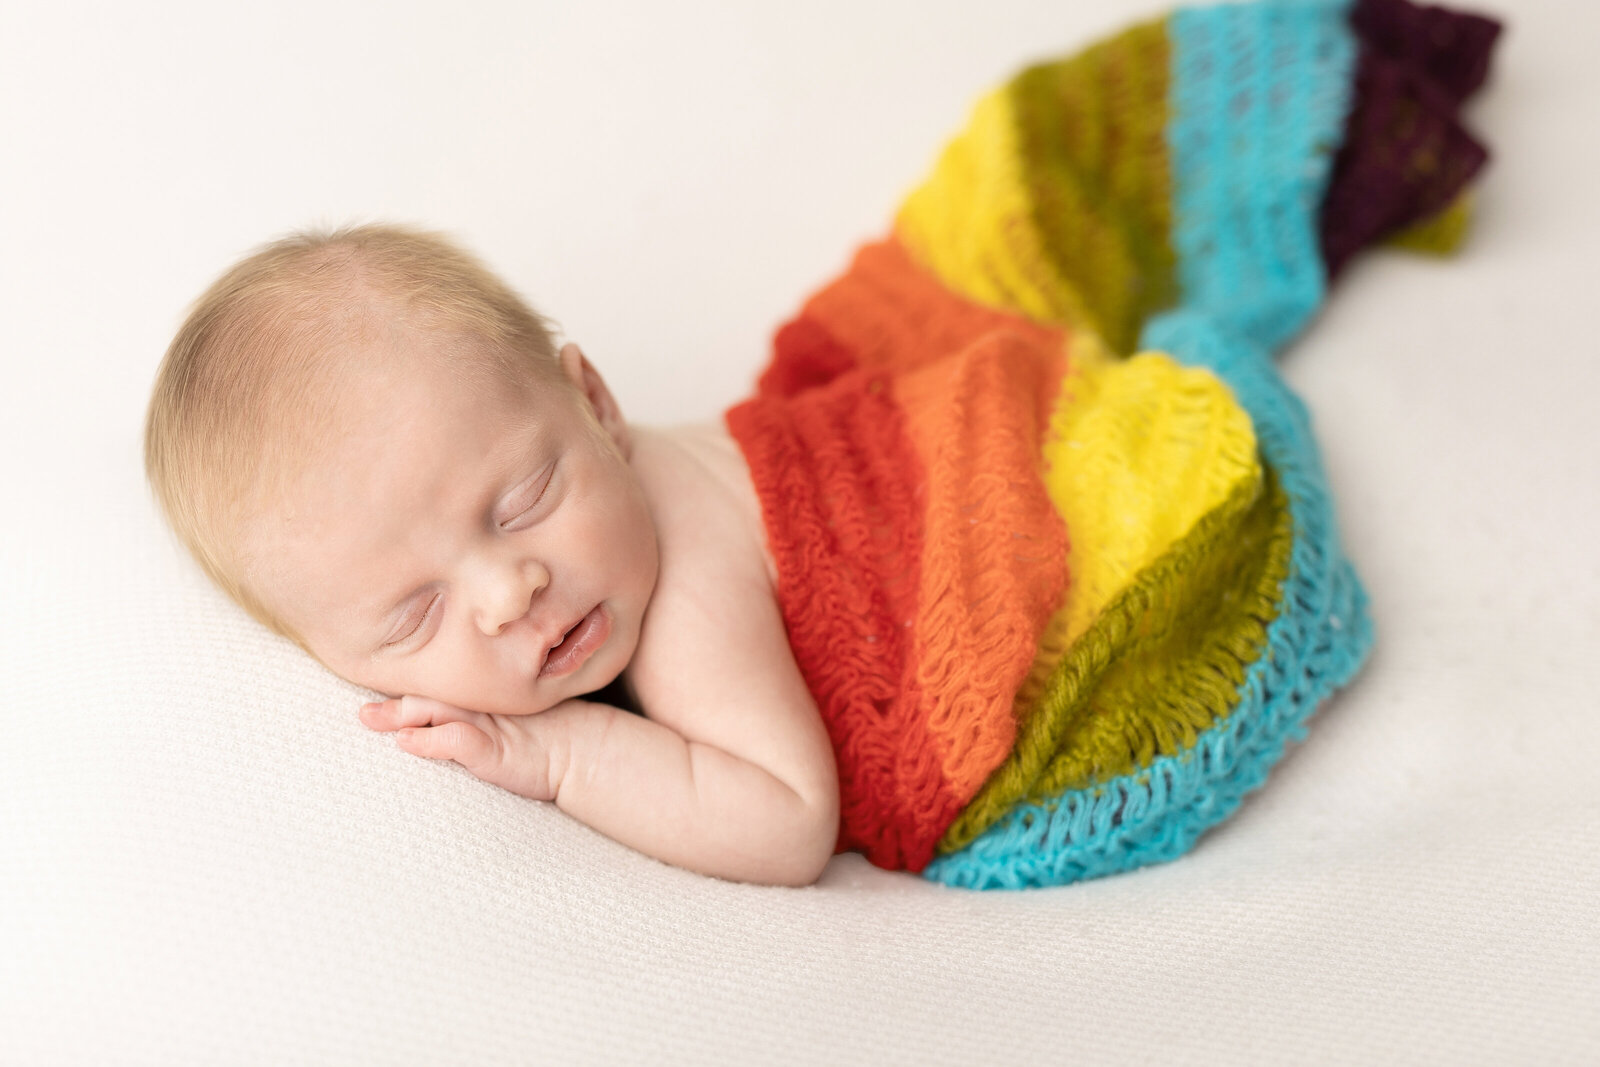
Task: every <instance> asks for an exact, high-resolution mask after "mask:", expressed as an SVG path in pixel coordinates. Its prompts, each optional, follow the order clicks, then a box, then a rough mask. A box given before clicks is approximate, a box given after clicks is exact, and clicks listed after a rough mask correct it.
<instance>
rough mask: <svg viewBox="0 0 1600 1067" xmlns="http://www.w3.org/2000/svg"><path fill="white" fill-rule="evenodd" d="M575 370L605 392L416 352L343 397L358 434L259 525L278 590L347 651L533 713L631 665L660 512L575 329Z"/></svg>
mask: <svg viewBox="0 0 1600 1067" xmlns="http://www.w3.org/2000/svg"><path fill="white" fill-rule="evenodd" d="M562 371H563V374H565V375H566V377H567V378H568V379H569V380H572V381H574V382H576V383H577V384H578V385H579V387H580V388H581V389H584V390H586V393H587V396H586V395H585V394H584V393H580V392H575V391H573V390H570V389H566V388H562V387H561V386H560V385H559V384H557V383H535V384H532V385H529V386H527V387H525V388H516V387H513V386H511V385H506V384H499V385H492V386H491V385H472V384H467V383H463V382H459V381H454V380H452V378H451V376H450V375H449V373H448V372H447V371H446V370H445V369H444V368H442V367H441V366H439V365H438V363H437V362H435V361H433V360H428V359H417V360H403V361H401V362H400V363H397V364H393V365H391V366H390V368H389V369H386V370H384V371H381V372H373V374H372V376H373V377H378V378H379V380H373V381H370V382H369V381H365V380H364V381H363V382H362V384H361V387H360V388H359V389H357V390H353V391H352V393H353V395H351V396H350V398H349V399H348V400H345V401H341V405H342V406H341V415H342V419H341V425H342V426H344V427H346V428H348V430H349V432H348V433H347V434H346V436H345V437H344V438H343V439H341V440H339V441H336V442H330V443H326V444H325V445H324V447H323V449H322V455H321V458H320V459H319V461H318V462H317V463H316V464H315V465H314V466H313V467H312V468H311V469H310V470H308V471H307V472H305V476H303V477H301V478H300V479H299V480H298V482H297V483H296V484H295V485H294V487H293V488H292V489H291V490H290V491H289V492H288V494H287V496H286V499H285V507H284V509H283V510H282V511H281V512H274V513H273V514H271V515H270V516H267V517H264V518H263V519H262V520H261V521H260V522H259V523H258V524H257V525H255V526H254V527H252V535H251V537H250V538H249V541H248V543H249V545H250V546H251V548H253V549H254V551H255V552H256V554H257V556H258V558H259V559H260V561H261V564H262V568H261V573H262V575H263V577H264V588H265V589H266V590H267V591H268V592H267V600H268V602H269V604H270V605H271V606H272V607H273V608H274V609H275V610H277V611H278V612H279V614H280V615H281V616H282V617H283V618H284V620H285V621H286V622H288V623H289V625H290V626H292V627H294V628H295V629H296V630H297V631H298V632H299V633H300V635H301V636H302V638H303V639H304V640H305V642H306V644H307V645H308V646H309V647H310V649H311V651H312V652H313V653H315V654H316V655H317V657H318V658H320V659H321V660H322V662H323V663H325V664H326V665H327V666H328V667H329V668H331V669H332V670H334V671H335V672H336V673H338V674H340V675H342V676H343V677H345V678H347V679H349V680H351V681H353V682H356V683H358V684H360V685H364V686H367V687H369V688H371V689H376V690H378V691H380V692H382V693H385V694H388V695H405V694H417V695H421V696H427V697H432V698H434V699H436V700H441V701H444V702H445V703H447V704H454V705H456V706H458V707H464V708H470V709H473V710H476V711H484V712H493V713H500V714H510V715H516V714H530V713H533V712H539V711H544V710H545V709H547V708H550V707H553V706H554V705H555V704H557V703H559V702H560V701H562V700H565V699H567V698H569V697H574V696H578V695H581V694H583V693H587V692H590V691H592V690H594V689H598V688H599V687H601V686H602V685H604V684H606V683H608V682H610V681H611V680H612V679H614V678H615V677H616V676H617V675H618V674H619V673H620V672H621V671H622V669H623V667H624V666H626V665H627V663H628V661H629V659H630V658H631V657H632V655H633V651H634V648H635V646H636V645H637V643H638V640H639V631H640V626H641V622H642V620H643V617H644V612H645V608H646V606H647V605H648V604H649V601H650V596H651V593H652V591H653V590H654V587H655V581H656V573H657V569H658V558H657V549H656V536H655V527H654V524H653V522H652V519H651V515H650V510H649V508H648V506H647V504H646V501H645V497H644V494H643V492H642V490H641V489H640V486H639V484H638V481H637V479H636V478H635V477H634V473H633V470H632V468H631V467H630V466H629V464H628V461H627V459H626V458H625V456H624V455H623V451H622V449H623V448H625V447H626V443H627V431H626V428H625V426H624V425H623V423H622V421H621V416H620V414H619V413H617V411H616V406H615V403H614V402H613V401H612V399H611V396H610V393H609V392H608V391H607V390H606V387H605V385H604V383H603V382H602V381H601V380H600V378H599V376H598V374H595V373H594V371H593V368H591V367H589V366H588V364H587V362H586V361H584V359H583V356H582V354H581V353H579V352H578V350H577V348H576V347H575V346H571V345H569V346H567V348H565V349H563V350H562ZM595 410H599V411H600V414H601V421H600V422H597V421H596V420H595V419H594V418H593V417H591V415H590V412H592V411H595ZM601 422H604V423H605V425H604V426H602V425H601Z"/></svg>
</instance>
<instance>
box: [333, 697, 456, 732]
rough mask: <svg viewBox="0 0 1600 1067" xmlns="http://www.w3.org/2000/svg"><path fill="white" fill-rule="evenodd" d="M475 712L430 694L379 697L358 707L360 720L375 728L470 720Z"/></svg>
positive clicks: (435, 724)
mask: <svg viewBox="0 0 1600 1067" xmlns="http://www.w3.org/2000/svg"><path fill="white" fill-rule="evenodd" d="M476 715H477V712H473V711H467V710H466V709H464V708H458V707H456V706H455V705H453V704H446V703H444V702H442V701H439V700H433V699H432V698H430V697H419V696H412V695H407V696H403V697H392V698H390V699H388V700H380V701H377V702H375V703H372V704H366V705H363V707H362V708H361V721H362V722H364V723H366V724H367V725H368V726H370V727H372V728H373V729H374V730H383V731H385V732H387V731H390V730H401V729H404V728H405V727H408V726H439V725H442V724H444V723H447V722H471V721H472V720H473V719H474V718H475V717H476Z"/></svg>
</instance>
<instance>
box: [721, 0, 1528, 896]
mask: <svg viewBox="0 0 1600 1067" xmlns="http://www.w3.org/2000/svg"><path fill="white" fill-rule="evenodd" d="M1499 30H1500V26H1499V24H1498V23H1497V22H1495V21H1493V20H1491V19H1488V18H1485V17H1482V16H1478V15H1467V14H1460V13H1456V12H1452V11H1448V10H1446V9H1443V8H1437V7H1426V8H1423V7H1415V6H1413V5H1411V4H1409V3H1406V2H1405V0H1356V2H1355V3H1350V2H1346V0H1259V2H1256V3H1245V4H1234V5H1225V6H1217V7H1206V8H1193V9H1179V10H1177V11H1175V12H1173V13H1172V14H1171V15H1169V16H1167V17H1165V18H1162V19H1158V20H1154V21H1151V22H1147V23H1143V24H1141V25H1138V26H1134V27H1131V28H1130V29H1128V30H1126V31H1124V32H1123V33H1120V34H1118V35H1116V36H1114V37H1111V38H1109V39H1107V40H1105V41H1103V42H1101V43H1099V44H1097V45H1095V46H1093V47H1091V48H1089V49H1086V50H1084V51H1081V52H1079V53H1076V54H1074V55H1071V56H1068V57H1065V58H1062V59H1059V60H1053V61H1050V62H1045V63H1039V64H1035V65H1032V66H1030V67H1028V68H1026V69H1025V70H1023V71H1021V72H1019V73H1018V74H1017V75H1016V76H1015V77H1014V78H1012V79H1011V80H1010V81H1008V82H1007V83H1006V84H1005V85H1003V86H1001V87H1000V88H998V89H997V90H995V91H994V92H991V93H989V94H986V95H985V96H983V97H982V98H980V100H979V101H978V102H977V104H976V106H975V107H974V109H973V111H972V113H971V115H970V117H969V119H968V122H967V124H966V126H965V127H964V128H963V129H962V130H961V131H960V132H959V133H958V135H957V136H956V137H955V138H954V139H953V140H952V141H951V142H950V143H949V144H948V145H947V146H946V147H945V148H944V150H943V152H942V153H941V154H940V155H939V157H938V159H937V162H936V163H935V165H934V167H933V169H932V171H931V172H930V174H929V175H928V176H927V178H926V179H925V180H924V181H923V182H922V183H920V184H919V185H918V186H916V187H915V188H914V189H913V190H912V192H911V193H910V194H909V195H908V196H907V197H906V199H905V201H904V202H903V204H902V205H901V207H900V209H899V210H898V212H897V213H896V216H895V219H894V223H893V226H892V227H891V229H890V230H889V232H888V233H887V234H885V236H883V237H882V238H881V239H879V240H875V241H871V242H868V243H867V244H865V245H863V246H862V247H861V248H859V249H858V250H857V252H856V254H855V255H854V257H853V258H852V260H851V262H850V264H849V266H848V268H847V269H846V270H845V271H844V272H843V273H841V274H840V275H839V276H838V277H837V278H836V279H834V280H833V281H832V282H830V283H828V284H827V285H825V286H824V287H823V288H821V289H820V290H818V291H817V292H816V293H815V294H813V295H812V296H811V297H810V298H809V299H808V300H807V301H806V302H805V304H804V306H803V307H802V308H801V310H800V312H799V314H798V315H797V316H796V317H795V318H794V319H792V320H791V321H790V322H788V323H786V324H785V325H784V326H783V327H782V328H781V329H780V330H779V331H778V333H777V335H776V338H775V342H774V350H773V356H772V360H771V363H770V364H769V366H768V367H767V369H766V371H765V372H764V373H763V375H762V377H761V380H760V383H759V385H758V388H757V391H756V394H755V395H754V396H753V397H751V398H750V399H749V400H747V401H745V402H743V403H741V404H739V405H738V406H736V407H734V408H733V409H731V410H730V411H729V412H728V413H727V416H726V418H727V423H728V426H729V429H730V431H731V432H732V433H733V435H734V437H735V439H736V440H737V441H738V442H739V444H740V446H741V448H742V449H743V451H744V453H745V456H746V459H747V460H748V461H749V465H750V470H751V474H752V477H753V479H754V481H755V484H756V488H757V492H758V495H759V496H760V499H761V503H762V509H763V517H764V520H765V523H766V530H767V535H768V540H769V545H770V547H771V549H772V553H773V556H774V559H775V560H776V561H777V564H778V572H779V574H778V581H779V588H778V596H779V600H780V604H781V606H782V609H783V613H784V619H785V623H786V625H787V627H788V630H789V636H790V641H791V645H792V647H793V649H794V653H795V657H796V661H797V662H798V664H799V666H800V669H801V671H802V673H803V674H804V675H805V677H806V680H807V683H808V684H809V685H810V687H811V690H812V693H813V695H814V696H815V697H816V700H817V703H818V706H819V708H820V709H821V712H822V715H823V718H824V721H825V723H826V724H827V727H828V730H829V734H830V736H831V738H832V740H833V744H834V749H835V754H836V756H837V758H838V763H839V773H840V788H841V793H842V814H841V826H840V834H839V843H838V844H839V848H840V849H841V850H844V849H859V850H861V851H863V852H865V853H866V855H867V857H868V858H869V859H870V860H871V861H872V862H873V863H876V864H878V865H880V866H883V867H889V868H904V869H907V870H911V871H920V872H922V873H923V874H924V875H926V876H927V877H930V878H934V879H937V880H940V881H943V882H946V883H949V884H953V885H964V886H972V887H991V886H1039V885H1054V884H1062V883H1066V882H1071V881H1074V880H1077V879H1080V878H1084V877H1091V876H1096V875H1101V874H1107V873H1112V872H1115V871H1121V870H1126V869H1129V868H1132V867H1136V866H1139V865H1142V864H1145V863H1150V862H1156V861H1160V860H1165V859H1170V858H1173V857H1175V856H1177V855H1180V854H1181V853H1182V852H1184V851H1186V850H1187V849H1188V848H1189V847H1190V846H1191V845H1192V844H1193V843H1194V841H1195V839H1196V838H1197V837H1198V836H1199V834H1200V833H1201V832H1203V831H1204V830H1205V829H1206V828H1207V827H1209V826H1212V825H1214V824H1215V823H1217V822H1218V821H1220V820H1221V819H1223V818H1225V817H1226V816H1227V815H1228V814H1229V813H1231V812H1232V811H1233V810H1234V808H1235V807H1236V806H1237V805H1238V803H1239V800H1240V799H1241V797H1242V796H1243V795H1244V794H1245V793H1246V792H1248V791H1249V790H1251V789H1253V788H1255V787H1256V786H1258V785H1260V784H1261V782H1262V781H1263V780H1264V779H1265V777H1266V774H1267V772H1268V770H1269V769H1270V767H1271V766H1272V764H1273V763H1275V762H1276V760H1277V759H1278V757H1279V756H1280V755H1281V754H1282V751H1283V748H1284V745H1285V744H1286V743H1287V741H1289V740H1290V739H1295V738H1299V737H1301V736H1303V732H1304V725H1305V722H1306V720H1307V719H1308V718H1309V716H1310V715H1311V714H1312V712H1313V711H1314V710H1315V708H1316V707H1317V706H1318V704H1319V703H1320V702H1321V701H1322V700H1324V699H1325V698H1326V697H1327V696H1328V695H1329V694H1330V693H1331V692H1332V691H1333V690H1334V689H1335V688H1336V687H1337V686H1339V685H1341V684H1343V683H1344V682H1345V681H1346V680H1347V679H1348V678H1349V677H1350V676H1351V675H1352V674H1353V673H1354V672H1355V671H1356V670H1357V669H1358V668H1359V666H1360V664H1361V663H1362V661H1363V659H1364V658H1365V656H1366V653H1367V651H1368V649H1369V647H1370V644H1371V640H1372V633H1371V625H1370V622H1369V620H1368V618H1367V615H1366V612H1365V602H1366V598H1365V594H1364V592H1363V590H1362V588H1361V585H1360V583H1359V581H1358V580H1357V578H1356V576H1355V574H1354V572H1353V570H1352V569H1351V567H1350V565H1349V563H1348V561H1347V560H1346V559H1345V558H1344V556H1343V554H1342V552H1341V550H1340V548H1339V543H1338V535H1337V529H1336V525H1335V521H1334V513H1333V505H1332V501H1331V499H1330V497H1329V493H1328V488H1327V483H1326V480H1325V478H1324V476H1323V473H1322V470H1321V463H1320V459H1319V457H1318V453H1317V448H1316V443H1315V440H1314V438H1313V437H1312V435H1311V432H1310V424H1309V418H1308V416H1307V413H1306V411H1305V409H1304V406H1303V405H1302V404H1301V403H1300V401H1299V400H1298V398H1296V397H1295V396H1294V394H1293V393H1292V392H1291V391H1290V390H1289V389H1288V387H1287V386H1286V385H1285V384H1284V383H1283V380H1282V378H1281V377H1280V376H1279V374H1278V372H1277V369H1276V367H1275V365H1274V364H1273V362H1272V355H1273V354H1274V353H1275V352H1276V351H1278V350H1279V349H1281V348H1282V347H1283V346H1284V345H1285V344H1286V343H1287V342H1288V341H1289V340H1290V339H1291V338H1293V337H1294V336H1296V335H1297V334H1298V333H1299V332H1300V331H1301V330H1302V329H1303V328H1304V327H1305V325H1306V324H1307V322H1308V321H1309V320H1310V318H1311V317H1312V316H1313V315H1314V314H1315V312H1316V310H1317V309H1318V308H1319V307H1320V305H1321V303H1322V300H1323V299H1324V296H1325V293H1326V287H1327V281H1328V279H1329V278H1330V277H1332V276H1334V275H1336V274H1337V273H1339V272H1340V271H1342V270H1343V269H1344V268H1345V267H1346V266H1347V265H1348V263H1349V262H1350V260H1351V258H1352V256H1354V255H1355V253H1356V252H1357V251H1359V250H1360V249H1362V248H1365V247H1368V246H1371V245H1373V244H1375V243H1378V242H1383V241H1388V242H1390V243H1393V244H1396V245H1401V246H1404V247H1409V248H1417V249H1423V250H1429V251H1448V250H1451V249H1454V248H1455V247H1457V246H1458V245H1459V243H1460V240H1461V238H1462V235H1463V233H1464V232H1465V227H1466V224H1467V221H1468V219H1469V217H1470V201H1469V200H1468V198H1467V196H1466V191H1467V187H1468V183H1469V182H1470V181H1471V179H1473V178H1474V177H1475V176H1476V175H1477V174H1478V173H1479V171H1480V170H1481V168H1482V166H1483V164H1484V162H1485V160H1486V158H1487V153H1486V151H1485V149H1484V148H1483V147H1482V145H1481V144H1479V143H1478V141H1476V140H1475V139H1474V138H1473V137H1472V136H1471V135H1470V134H1468V133H1467V132H1466V130H1465V128H1464V127H1463V125H1462V122H1461V118H1460V114H1459V111H1460V107H1461V105H1462V104H1463V103H1464V102H1465V100H1466V99H1467V98H1468V97H1470V96H1471V95H1472V93H1473V92H1475V91H1476V90H1477V89H1478V88H1479V87H1480V86H1481V85H1482V83H1483V81H1484V79H1485V77H1486V75H1487V70H1488V62H1489V56H1490V53H1491V51H1492V48H1493V45H1494V42H1495V39H1496V37H1497V35H1498V32H1499Z"/></svg>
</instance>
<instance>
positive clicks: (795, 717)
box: [363, 575, 839, 885]
mask: <svg viewBox="0 0 1600 1067" xmlns="http://www.w3.org/2000/svg"><path fill="white" fill-rule="evenodd" d="M721 577H723V579H724V581H723V582H722V583H720V585H714V586H700V587H698V588H695V587H692V586H691V587H689V588H690V589H691V590H692V592H689V593H686V594H684V595H679V596H674V595H671V594H667V595H664V596H660V597H658V598H657V600H656V601H655V602H654V603H653V604H652V605H651V619H650V623H649V626H650V628H651V631H652V632H653V633H654V634H655V635H657V636H656V637H654V638H653V639H652V640H651V641H650V642H649V643H648V647H647V648H646V647H644V646H641V653H640V655H639V656H638V657H637V658H636V660H635V662H634V664H633V666H632V667H631V668H630V671H631V673H632V675H633V679H634V685H635V688H636V690H637V691H638V692H639V694H640V699H641V702H642V703H643V704H644V706H645V709H646V711H647V713H648V714H649V715H650V716H651V717H650V718H648V719H646V718H640V717H639V716H635V715H630V714H628V713H627V712H624V711H622V710H620V709H618V708H613V707H610V706H609V705H605V704H596V703H591V702H588V701H582V700H569V701H565V702H563V703H562V704H559V705H557V706H556V707H554V708H551V709H550V710H548V711H545V712H543V713H540V714H537V715H528V716H492V715H485V714H483V713H480V712H472V711H465V710H462V709H458V708H452V707H450V706H449V705H446V704H441V703H439V702H437V701H431V700H426V699H423V698H418V697H409V696H408V697H405V698H402V699H400V700H391V701H386V702H384V703H383V704H380V705H371V706H369V707H368V709H366V710H365V712H364V713H363V720H364V721H365V722H366V723H367V725H369V726H372V727H374V728H375V729H381V730H394V729H401V728H406V729H404V730H403V732H402V736H401V745H402V746H403V747H404V748H406V750H407V751H410V752H413V753H415V754H417V755H420V756H427V757H431V758H434V759H452V760H455V761H456V762H458V763H461V764H462V765H463V766H465V767H466V768H467V769H468V770H470V771H472V773H473V774H475V775H477V776H478V777H480V778H483V779H484V780H485V781H489V782H493V783H494V784H496V785H500V786H502V787H504V788H506V789H510V790H512V791H513V792H517V793H520V794H522V795H524V796H530V797H534V798H535V799H539V800H553V801H555V803H556V804H557V806H559V807H560V808H561V809H562V810H563V811H565V812H567V813H568V814H570V815H572V816H573V817H575V818H577V819H579V820H581V821H583V822H585V823H587V824H588V825H590V826H592V827H594V828H595V829H597V830H599V831H600V832H601V833H603V834H605V835H606V836H608V837H611V838H613V839H615V840H617V841H620V842H622V843H623V844H625V845H628V846H630V847H632V848H635V849H638V850H639V851H641V852H645V853H648V854H650V855H652V856H656V857H657V858H659V859H662V860H665V861H666V862H668V863H672V864H674V865H677V866H681V867H687V868H689V869H692V870H697V871H701V872H702V873H705V874H713V875H717V876H719V877H723V878H730V879H734V880H738V881H747V882H762V883H773V884H785V885H804V884H808V883H810V882H812V881H815V880H816V877H817V875H818V874H819V873H820V872H821V870H822V868H823V866H824V865H826V863H827V861H828V858H829V857H830V856H831V855H832V854H833V849H834V845H835V843H836V840H837V834H838V809H839V800H838V784H837V779H836V776H835V769H834V763H833V751H832V747H831V744H830V742H829V740H828V737H827V733H826V731H825V730H824V728H823V726H822V722H821V719H820V717H819V716H818V714H817V710H816V705H815V704H814V703H813V701H812V699H811V696H810V694H809V692H808V691H807V689H806V686H805V683H804V681H803V679H802V678H801V677H800V673H799V669H798V668H797V667H796V666H795V663H794V658H793V655H792V654H791V652H790V651H789V645H788V640H787V636H786V635H785V633H784V629H783V623H782V619H781V616H779V614H778V610H777V605H776V603H775V602H774V601H773V599H772V596H771V593H770V587H766V586H764V584H763V583H760V582H757V581H754V580H749V581H744V582H739V581H733V582H729V581H728V580H727V576H726V575H723V576H721Z"/></svg>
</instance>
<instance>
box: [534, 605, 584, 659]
mask: <svg viewBox="0 0 1600 1067" xmlns="http://www.w3.org/2000/svg"><path fill="white" fill-rule="evenodd" d="M599 610H600V605H598V604H596V605H595V606H594V607H592V608H590V609H589V610H588V611H586V612H584V613H583V614H582V615H579V616H578V617H577V618H575V619H573V620H572V621H571V622H569V623H567V624H566V625H565V626H563V627H562V628H561V629H560V630H556V631H554V633H553V634H552V635H551V636H549V637H547V638H545V637H541V638H540V639H539V643H540V646H541V651H540V653H539V669H538V670H537V671H536V672H534V673H535V674H536V675H538V676H540V677H543V675H544V672H545V668H546V667H548V666H549V665H550V653H551V652H553V651H554V650H555V648H556V646H557V645H560V644H561V642H563V641H565V640H566V639H567V635H569V634H571V633H572V631H574V630H576V629H577V628H578V627H580V626H582V625H583V623H584V621H585V620H587V619H588V618H589V616H590V615H593V614H594V613H595V612H596V611H599Z"/></svg>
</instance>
